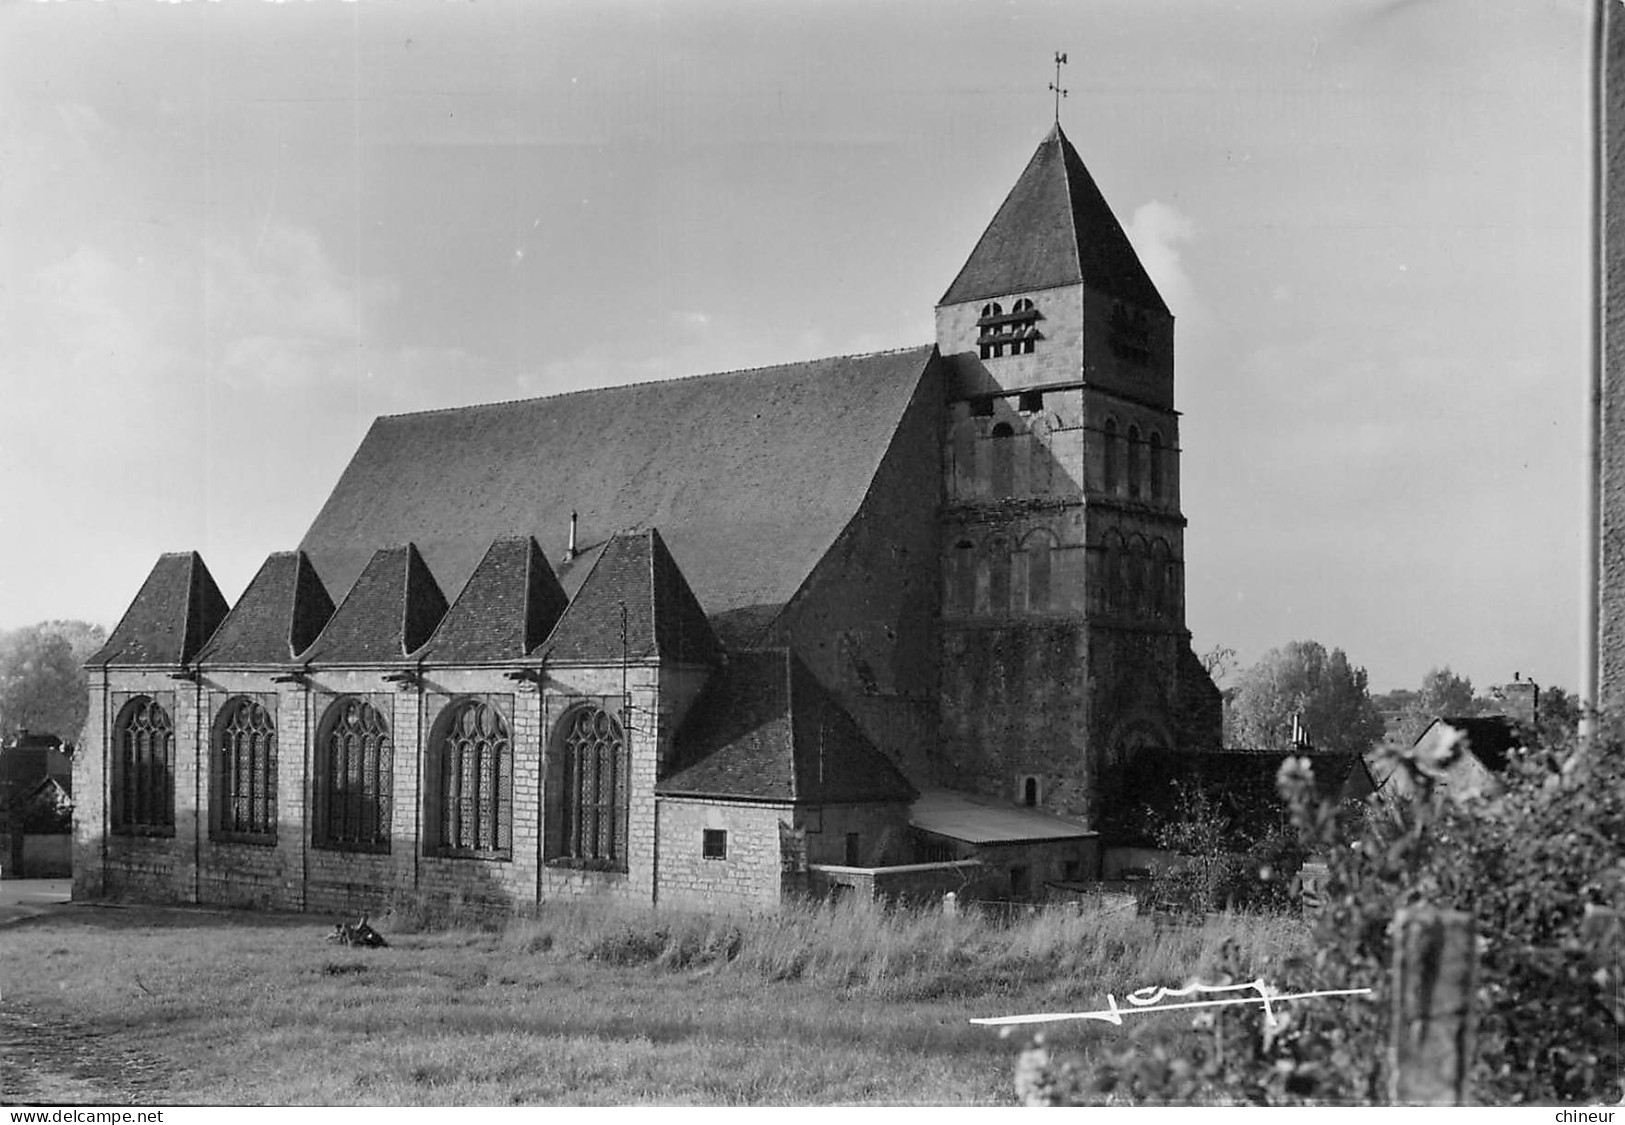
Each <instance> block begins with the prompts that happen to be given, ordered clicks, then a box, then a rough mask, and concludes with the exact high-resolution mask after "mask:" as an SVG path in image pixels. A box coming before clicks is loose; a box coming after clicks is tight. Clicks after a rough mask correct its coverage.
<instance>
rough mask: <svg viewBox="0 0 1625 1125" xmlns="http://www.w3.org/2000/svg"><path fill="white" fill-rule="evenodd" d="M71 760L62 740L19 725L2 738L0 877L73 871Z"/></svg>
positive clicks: (45, 875) (53, 875) (55, 875)
mask: <svg viewBox="0 0 1625 1125" xmlns="http://www.w3.org/2000/svg"><path fill="white" fill-rule="evenodd" d="M72 792H73V765H72V759H71V758H70V756H69V755H68V753H67V750H66V748H65V747H64V746H63V743H62V740H61V739H60V738H57V737H56V736H55V735H51V734H33V733H31V732H29V731H27V730H19V731H18V732H17V733H16V734H15V735H13V736H12V737H11V738H8V739H6V740H5V741H4V742H0V877H4V878H8V879H48V878H65V877H67V876H68V875H71V874H72V873H73V867H72V862H73V861H72V846H71V845H72V835H71V832H72V822H71V814H72V811H73V797H72Z"/></svg>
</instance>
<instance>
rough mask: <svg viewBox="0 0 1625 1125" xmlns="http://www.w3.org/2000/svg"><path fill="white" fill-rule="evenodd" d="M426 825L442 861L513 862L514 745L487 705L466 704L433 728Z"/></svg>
mask: <svg viewBox="0 0 1625 1125" xmlns="http://www.w3.org/2000/svg"><path fill="white" fill-rule="evenodd" d="M432 745H433V748H434V764H433V766H432V767H431V774H430V778H429V780H430V784H431V786H432V787H433V788H432V789H431V791H430V797H431V801H430V815H429V817H428V823H429V825H430V826H431V831H432V833H433V835H432V836H431V840H432V841H433V846H434V848H435V850H436V851H437V852H438V853H439V854H441V855H456V856H474V857H480V858H485V859H510V858H512V856H513V739H512V737H511V736H510V734H509V732H508V723H507V720H505V719H504V718H503V717H502V713H501V712H500V711H499V710H498V709H497V708H496V707H495V706H494V705H493V704H492V702H491V701H490V700H486V699H465V700H463V701H461V702H460V703H455V704H453V705H452V706H451V707H449V708H448V709H447V711H446V713H445V714H444V715H443V716H442V717H441V719H440V721H439V722H438V723H436V724H435V737H434V740H433V743H432Z"/></svg>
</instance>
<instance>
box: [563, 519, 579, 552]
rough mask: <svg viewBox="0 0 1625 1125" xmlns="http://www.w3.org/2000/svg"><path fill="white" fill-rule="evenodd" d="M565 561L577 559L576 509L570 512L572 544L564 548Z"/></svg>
mask: <svg viewBox="0 0 1625 1125" xmlns="http://www.w3.org/2000/svg"><path fill="white" fill-rule="evenodd" d="M564 561H565V562H567V563H570V562H575V561H576V514H575V512H574V511H572V512H571V513H570V545H569V546H568V547H566V548H565V549H564Z"/></svg>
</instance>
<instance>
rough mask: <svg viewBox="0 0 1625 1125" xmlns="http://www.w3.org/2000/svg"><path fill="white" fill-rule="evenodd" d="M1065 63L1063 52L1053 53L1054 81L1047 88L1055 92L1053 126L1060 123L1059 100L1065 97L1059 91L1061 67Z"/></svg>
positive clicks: (1061, 91)
mask: <svg viewBox="0 0 1625 1125" xmlns="http://www.w3.org/2000/svg"><path fill="white" fill-rule="evenodd" d="M1065 63H1066V54H1065V53H1064V52H1061V51H1056V52H1055V81H1054V82H1051V83H1050V84H1049V88H1050V89H1051V90H1054V91H1055V124H1057V125H1059V124H1060V123H1061V99H1062V98H1064V97H1066V91H1065V90H1063V89H1061V67H1062V66H1063V65H1064V64H1065Z"/></svg>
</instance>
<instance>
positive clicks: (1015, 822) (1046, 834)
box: [908, 789, 1099, 844]
mask: <svg viewBox="0 0 1625 1125" xmlns="http://www.w3.org/2000/svg"><path fill="white" fill-rule="evenodd" d="M908 822H909V824H910V826H912V827H914V828H918V829H919V830H920V831H922V832H930V833H932V834H933V835H936V836H946V837H948V838H949V839H950V840H960V841H963V842H964V843H967V844H1017V843H1023V842H1026V841H1030V840H1074V839H1080V838H1083V837H1087V836H1097V835H1099V833H1097V832H1091V831H1089V830H1088V829H1087V828H1085V827H1083V825H1081V824H1079V823H1077V822H1076V821H1073V820H1067V819H1066V818H1065V817H1059V816H1053V815H1051V814H1050V813H1046V812H1040V811H1039V810H1038V809H1029V808H1023V807H1022V806H1020V805H1011V804H1007V803H1005V802H1003V801H996V800H993V799H992V798H990V797H982V796H978V795H975V794H971V793H960V792H957V791H956V790H953V789H927V790H926V791H925V792H923V793H921V794H920V797H919V799H918V800H916V801H915V802H914V804H913V805H912V806H911V807H910V808H909V814H908Z"/></svg>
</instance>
